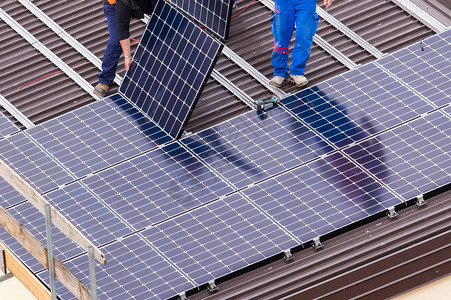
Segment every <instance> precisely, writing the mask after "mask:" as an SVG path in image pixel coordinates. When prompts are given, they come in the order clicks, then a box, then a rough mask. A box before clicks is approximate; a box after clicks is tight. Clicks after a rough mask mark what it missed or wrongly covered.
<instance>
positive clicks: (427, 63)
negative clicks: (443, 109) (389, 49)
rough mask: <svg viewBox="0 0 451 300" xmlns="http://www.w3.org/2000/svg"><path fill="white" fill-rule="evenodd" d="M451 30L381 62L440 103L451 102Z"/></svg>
mask: <svg viewBox="0 0 451 300" xmlns="http://www.w3.org/2000/svg"><path fill="white" fill-rule="evenodd" d="M450 61H451V30H448V31H445V32H443V33H440V34H437V35H434V36H432V37H430V38H428V39H426V40H424V41H422V42H417V43H415V44H413V45H411V46H409V47H407V48H404V49H402V50H400V51H398V52H396V53H394V54H392V55H390V56H387V57H384V58H382V59H380V60H378V64H380V65H381V66H382V67H384V68H386V69H387V70H388V71H389V72H390V73H392V74H394V75H395V76H396V77H398V78H400V79H401V80H402V81H403V82H405V83H406V84H407V85H408V86H409V87H410V88H411V89H413V90H415V91H416V92H417V93H419V94H420V95H422V96H423V97H425V98H427V99H428V100H429V101H431V103H433V104H435V105H436V106H438V107H440V106H442V105H446V104H448V103H451V100H450V99H451V84H450V82H451V64H450V63H449V62H450Z"/></svg>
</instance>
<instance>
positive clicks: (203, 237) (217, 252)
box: [141, 193, 298, 285]
mask: <svg viewBox="0 0 451 300" xmlns="http://www.w3.org/2000/svg"><path fill="white" fill-rule="evenodd" d="M141 234H142V235H143V236H144V237H145V238H146V239H147V240H148V241H149V242H151V243H152V244H153V246H154V247H156V248H157V249H158V250H159V251H160V252H162V253H164V255H165V256H166V257H168V258H169V259H170V260H171V261H172V262H173V263H175V264H176V265H177V267H178V268H180V269H181V270H182V271H184V272H185V273H186V274H188V276H189V277H190V278H192V279H193V280H194V281H195V282H196V284H198V285H201V284H204V283H206V282H207V281H209V280H212V279H216V278H219V277H221V276H224V275H226V274H229V273H230V272H233V271H237V270H239V269H241V268H244V267H246V266H248V265H250V264H252V263H255V262H258V261H260V260H263V259H265V258H268V257H271V256H273V255H276V254H278V253H281V252H282V251H283V250H285V249H290V248H292V247H294V246H296V245H298V242H297V241H295V240H294V239H293V238H291V237H290V236H289V235H288V234H287V233H285V232H284V231H283V230H282V229H281V228H280V227H279V226H278V225H276V224H275V223H274V222H273V221H272V220H271V219H269V218H268V217H267V216H265V215H264V214H263V213H261V212H260V211H259V210H258V209H257V208H255V207H254V206H253V205H252V204H251V203H250V202H249V201H248V200H246V199H244V198H243V196H241V194H237V193H236V194H233V195H231V196H228V197H226V198H225V199H223V200H218V201H214V202H212V203H210V204H208V205H206V206H202V207H200V208H197V209H195V210H193V211H190V212H188V213H185V214H183V215H181V216H179V217H176V218H174V219H171V220H169V221H166V222H163V223H161V224H159V225H157V226H153V227H151V228H149V229H147V230H145V231H142V232H141Z"/></svg>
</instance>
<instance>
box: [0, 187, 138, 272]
mask: <svg viewBox="0 0 451 300" xmlns="http://www.w3.org/2000/svg"><path fill="white" fill-rule="evenodd" d="M45 198H47V200H48V201H49V202H50V204H52V205H53V206H54V207H55V208H56V210H57V211H59V212H60V213H61V214H62V215H63V216H64V217H65V218H66V219H67V220H69V221H70V222H71V223H72V224H73V225H74V226H75V227H76V228H77V229H78V230H79V231H80V232H81V233H82V234H83V235H84V236H86V237H87V238H88V239H89V240H90V241H91V242H92V243H93V244H94V245H95V246H97V247H98V246H100V245H103V244H106V243H109V242H112V241H114V240H116V239H117V238H120V237H122V236H124V235H127V234H130V233H131V232H132V230H131V229H130V228H129V227H128V226H127V225H126V224H125V223H124V222H122V221H121V220H120V219H119V218H118V217H117V216H116V215H114V214H113V213H112V212H111V211H110V210H109V208H108V207H106V206H105V205H104V204H102V202H100V201H99V200H98V199H96V198H94V197H93V196H92V194H91V193H90V192H89V191H88V190H87V189H86V188H85V187H83V186H82V185H81V184H80V183H73V184H70V185H68V186H66V187H64V188H63V189H57V190H55V191H53V192H50V193H48V194H47V195H45ZM8 211H9V212H10V213H11V214H12V215H13V216H14V217H15V218H16V219H17V220H18V221H19V222H20V223H21V224H22V225H24V226H25V227H26V228H27V229H28V230H30V232H31V233H32V234H33V235H34V236H35V237H37V238H38V239H39V240H40V241H41V242H42V243H43V244H44V245H46V240H47V239H46V229H45V217H44V214H42V213H41V212H39V211H38V210H37V209H36V208H35V207H34V206H33V205H32V204H31V203H29V202H25V203H23V204H20V205H17V206H14V207H12V208H10V209H8ZM8 236H9V235H6V236H3V235H0V240H2V241H4V242H5V243H6V244H7V245H8V246H9V244H12V246H11V248H13V249H19V250H20V247H18V244H17V243H14V241H13V240H11V239H12V238H8ZM53 244H54V247H55V254H56V255H58V257H59V258H60V259H63V260H64V259H69V258H72V257H74V256H76V255H79V254H81V253H83V250H82V249H81V248H79V247H78V246H76V244H75V243H74V242H72V241H71V240H70V239H68V238H67V237H66V236H65V235H64V234H62V233H61V232H60V231H59V230H58V229H56V228H54V229H53ZM19 252H20V251H19ZM21 259H22V260H24V261H25V262H26V263H27V265H28V266H29V267H30V268H31V269H32V270H33V271H38V270H41V269H42V265H40V264H39V263H37V262H36V261H35V260H34V259H31V257H28V256H27V257H25V258H22V257H21Z"/></svg>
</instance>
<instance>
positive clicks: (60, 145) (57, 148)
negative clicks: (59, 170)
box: [27, 94, 172, 178]
mask: <svg viewBox="0 0 451 300" xmlns="http://www.w3.org/2000/svg"><path fill="white" fill-rule="evenodd" d="M27 133H28V134H29V135H30V136H31V138H32V139H33V140H35V141H36V142H37V143H38V144H39V145H41V147H42V148H43V149H45V151H46V152H48V153H50V154H51V155H52V157H54V158H55V159H56V160H57V161H58V162H59V163H60V164H61V165H63V166H64V167H65V168H66V169H68V170H69V171H70V172H71V173H73V174H74V176H75V177H76V178H80V177H83V176H86V175H88V174H91V173H93V172H97V171H99V170H101V169H104V168H106V167H108V166H110V165H113V164H116V163H119V162H121V161H123V160H126V159H129V158H131V157H133V156H136V155H138V154H140V153H143V152H146V151H150V150H152V149H154V148H156V147H157V146H159V145H162V144H164V143H166V142H169V141H171V140H172V138H171V137H170V136H169V135H167V134H166V133H165V132H164V131H163V130H162V129H161V128H159V127H158V126H157V125H155V123H153V122H152V121H151V120H150V119H149V118H148V117H146V116H145V115H144V114H143V113H141V112H140V111H138V109H136V108H135V107H134V106H133V105H132V104H130V103H129V102H128V101H127V100H126V99H124V98H123V97H122V96H121V95H119V94H115V95H112V96H111V97H107V98H104V99H103V100H102V101H97V102H95V103H92V104H90V105H88V106H84V107H82V108H80V109H77V110H76V111H73V112H70V113H67V114H64V115H62V116H60V117H58V118H56V119H53V120H50V121H47V122H45V123H43V124H42V125H41V126H36V127H34V128H31V129H29V130H27Z"/></svg>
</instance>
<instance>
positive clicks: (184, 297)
mask: <svg viewBox="0 0 451 300" xmlns="http://www.w3.org/2000/svg"><path fill="white" fill-rule="evenodd" d="M179 299H180V300H188V298H187V297H186V294H185V292H183V293H179Z"/></svg>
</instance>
